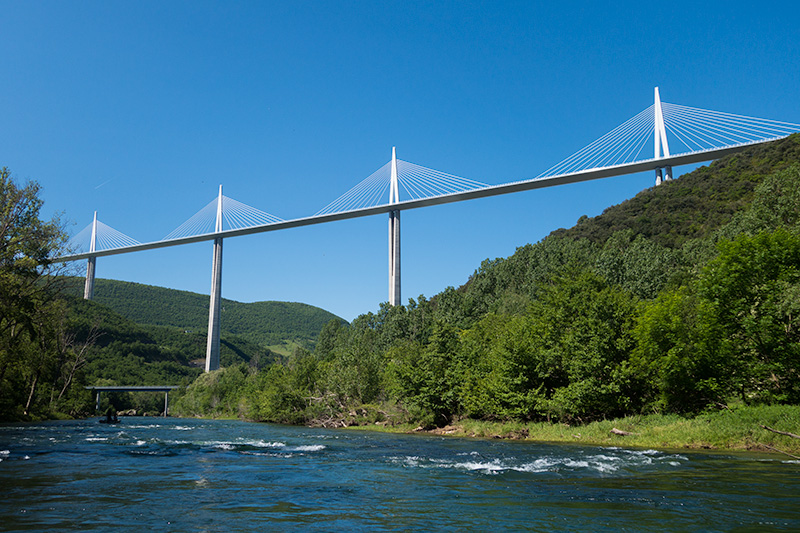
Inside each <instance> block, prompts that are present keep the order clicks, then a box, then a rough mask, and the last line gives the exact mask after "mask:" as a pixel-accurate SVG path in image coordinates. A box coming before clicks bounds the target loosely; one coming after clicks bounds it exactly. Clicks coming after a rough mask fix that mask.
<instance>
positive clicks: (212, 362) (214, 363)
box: [206, 185, 222, 372]
mask: <svg viewBox="0 0 800 533" xmlns="http://www.w3.org/2000/svg"><path fill="white" fill-rule="evenodd" d="M214 232H215V233H220V232H222V185H220V186H219V197H218V198H217V222H216V226H215V228H214ZM221 299H222V237H217V238H215V239H214V257H213V261H212V263H211V301H210V304H209V309H208V345H207V347H206V372H211V371H212V370H219V318H220V317H219V314H220V301H221Z"/></svg>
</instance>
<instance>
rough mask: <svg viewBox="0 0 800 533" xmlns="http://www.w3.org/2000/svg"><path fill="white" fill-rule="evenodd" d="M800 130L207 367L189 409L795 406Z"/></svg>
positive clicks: (587, 412)
mask: <svg viewBox="0 0 800 533" xmlns="http://www.w3.org/2000/svg"><path fill="white" fill-rule="evenodd" d="M799 316H800V136H796V135H795V136H792V137H789V138H787V139H784V140H781V141H777V142H774V143H771V144H768V145H762V146H758V147H754V148H751V149H750V150H748V151H746V152H743V153H740V154H738V155H734V156H731V157H727V158H725V159H721V160H719V161H716V162H714V163H713V164H711V165H710V166H708V167H701V168H699V169H697V170H695V171H693V172H691V173H689V174H686V175H684V176H682V177H681V178H680V179H678V180H674V181H671V182H667V183H665V184H663V185H661V186H659V187H653V188H649V189H647V190H644V191H642V192H641V193H640V194H638V195H637V196H636V197H634V198H632V199H630V200H628V201H626V202H624V203H622V204H621V205H618V206H613V207H610V208H608V209H607V210H606V211H605V212H604V213H602V214H601V215H600V216H597V217H594V218H587V217H582V218H581V219H580V220H579V221H578V223H577V225H576V226H575V227H573V228H570V229H566V230H563V229H562V230H557V231H554V232H553V233H552V234H551V235H549V236H548V237H547V238H545V239H543V240H542V241H540V242H538V243H535V244H526V245H524V246H521V247H520V248H518V249H517V251H516V253H515V254H514V255H512V256H511V257H508V258H501V259H495V260H486V261H484V263H483V264H481V265H480V267H479V268H478V269H477V270H476V271H475V273H474V274H473V275H472V276H471V277H470V279H469V280H466V282H465V283H464V284H463V285H461V286H460V287H458V288H452V287H451V288H448V289H446V290H445V291H443V292H442V293H440V294H437V295H434V296H432V297H430V298H426V297H424V296H420V297H418V298H416V299H410V300H409V302H408V304H407V305H403V306H397V307H391V306H388V305H383V306H381V308H380V309H379V310H378V311H377V312H375V313H372V312H370V313H366V314H364V315H361V316H359V317H358V318H357V319H355V320H354V321H353V322H352V324H349V325H343V324H341V323H339V322H336V321H332V322H330V323H328V324H327V325H326V326H325V328H324V329H323V330H322V331H321V333H320V336H319V338H318V341H317V344H316V347H315V349H314V350H313V352H310V351H305V350H298V351H297V352H296V353H295V354H293V356H292V357H291V358H290V359H289V360H287V361H282V362H280V363H277V364H273V365H271V366H270V367H269V368H267V369H265V370H263V371H259V372H253V371H251V370H249V369H248V368H246V367H245V366H243V365H239V366H235V367H228V368H225V369H222V370H221V371H219V372H218V373H215V374H209V375H203V376H201V377H200V378H199V379H198V380H197V381H195V382H194V383H193V384H192V385H191V386H190V387H188V389H187V391H186V394H185V396H184V397H183V398H182V399H181V401H180V403H179V408H180V410H181V412H182V413H183V414H186V415H200V416H209V415H211V416H238V417H243V418H246V419H252V420H263V421H273V422H284V423H292V424H318V425H325V426H328V425H330V426H337V425H353V424H375V423H378V424H395V423H411V424H419V425H420V426H421V427H427V428H430V427H436V426H443V425H445V424H448V423H451V422H452V421H455V420H466V419H476V420H494V421H510V420H511V421H513V420H517V421H544V420H546V421H559V422H566V423H571V424H574V423H578V424H580V423H586V422H589V421H593V420H601V419H606V418H612V417H618V416H623V415H634V414H640V413H674V414H681V415H692V414H697V413H701V412H703V411H704V410H707V409H718V408H721V407H725V406H728V405H742V404H744V405H757V404H797V403H800V381H798V372H799V371H800V338H798V326H800V324H799V323H798V320H799V319H798V317H799Z"/></svg>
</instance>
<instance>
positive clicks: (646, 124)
mask: <svg viewBox="0 0 800 533" xmlns="http://www.w3.org/2000/svg"><path fill="white" fill-rule="evenodd" d="M796 132H800V125H799V124H793V123H788V122H781V121H776V120H769V119H759V118H754V117H745V116H741V115H734V114H730V113H722V112H718V111H709V110H703V109H697V108H691V107H686V106H682V105H677V104H669V103H666V102H661V99H660V95H659V91H658V88H656V89H655V95H654V103H653V105H651V106H650V107H648V108H647V109H645V110H643V111H642V112H640V113H639V114H637V115H636V116H634V117H632V118H631V119H629V120H627V121H626V122H624V123H623V124H621V125H619V126H618V127H616V128H614V129H613V130H611V131H610V132H608V133H607V134H605V135H603V136H602V137H600V138H599V139H597V140H596V141H594V142H593V143H591V144H589V145H588V146H586V147H584V148H583V149H581V150H579V151H577V152H575V153H574V154H573V155H571V156H569V157H568V158H566V159H564V160H563V161H561V162H559V163H557V164H555V165H553V166H552V167H550V168H549V169H547V170H545V171H544V172H542V173H540V174H539V175H537V176H536V177H534V178H530V179H524V180H520V181H512V182H508V183H502V184H500V185H488V184H485V183H481V182H478V181H473V180H470V179H467V178H463V177H459V176H455V175H452V174H448V173H446V172H441V171H438V170H433V169H430V168H426V167H423V166H420V165H416V164H414V163H410V162H408V161H404V160H401V159H398V158H397V157H396V153H395V150H394V149H392V158H391V160H390V161H389V162H388V163H386V164H385V165H384V166H383V167H381V168H380V169H378V170H376V171H375V172H373V173H372V174H371V175H369V176H368V177H367V178H365V179H363V180H362V181H361V182H359V183H358V184H357V185H355V186H354V187H353V188H352V189H350V190H349V191H347V192H346V193H344V194H343V195H342V196H340V197H339V198H337V199H336V200H334V201H333V202H331V203H329V204H328V205H326V206H325V207H323V208H322V209H320V210H318V211H317V212H316V213H314V214H313V215H310V216H307V217H301V218H295V219H290V220H283V219H281V218H279V217H277V216H275V215H272V214H269V213H267V212H265V211H261V210H259V209H256V208H254V207H251V206H248V205H246V204H244V203H241V202H238V201H236V200H234V199H232V198H228V197H226V196H224V195H223V194H222V186H220V189H219V194H218V196H217V197H216V198H215V199H214V200H213V201H211V202H210V203H209V204H208V205H206V206H205V207H204V208H202V209H201V210H200V211H198V212H197V213H196V214H195V215H194V216H192V217H191V218H189V219H188V220H187V221H186V222H185V223H183V224H182V225H181V226H179V227H178V228H176V229H175V230H173V231H172V232H170V233H168V234H167V235H166V236H165V237H164V238H162V239H161V240H158V241H153V242H147V243H141V242H138V241H136V240H135V239H133V238H131V237H129V236H127V235H125V234H123V233H121V232H119V231H117V230H115V229H114V228H111V227H110V226H107V225H105V224H103V223H102V222H100V221H99V220H97V214H96V213H95V217H94V220H93V222H92V223H91V224H89V225H88V226H87V227H86V228H84V229H83V230H82V231H81V232H79V233H78V234H76V235H75V236H74V237H73V238H72V239H71V240H70V243H69V247H70V248H69V249H70V253H69V254H68V255H64V256H62V257H60V258H59V259H60V260H63V261H75V260H81V259H87V260H88V266H87V274H86V286H85V291H84V297H85V298H87V299H91V298H92V295H93V292H94V275H95V263H96V260H97V258H98V257H101V256H107V255H116V254H123V253H130V252H136V251H143V250H150V249H155V248H164V247H168V246H177V245H181V244H189V243H195V242H201V241H213V242H214V254H213V262H212V287H211V302H210V309H209V334H208V347H207V354H206V371H210V370H215V369H217V368H219V316H220V301H221V284H222V243H223V239H225V238H229V237H236V236H241V235H249V234H254V233H263V232H269V231H278V230H282V229H288V228H295V227H301V226H309V225H314V224H322V223H327V222H333V221H336V220H345V219H350V218H359V217H365V216H372V215H377V214H383V213H388V214H389V303H390V304H392V305H399V304H400V301H401V299H400V287H401V284H400V212H401V211H403V210H409V209H415V208H419V207H426V206H433V205H439V204H445V203H452V202H460V201H465V200H470V199H476V198H486V197H490V196H497V195H501V194H510V193H514V192H520V191H527V190H532V189H539V188H544V187H552V186H555V185H562V184H567V183H577V182H582V181H589V180H594V179H600V178H606V177H612V176H621V175H625V174H633V173H638V172H643V171H655V182H656V185H660V184H661V183H662V182H664V181H669V180H671V179H672V177H673V172H672V167H674V166H680V165H686V164H693V163H699V162H705V161H711V160H714V159H718V158H720V157H722V156H725V155H728V154H731V153H735V152H738V151H741V150H744V149H746V148H748V147H750V146H752V145H754V144H759V143H764V142H769V141H773V140H777V139H780V138H783V137H786V136H788V135H790V134H792V133H796ZM651 150H652V151H651ZM650 154H652V157H650Z"/></svg>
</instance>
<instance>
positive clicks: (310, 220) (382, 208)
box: [57, 135, 786, 261]
mask: <svg viewBox="0 0 800 533" xmlns="http://www.w3.org/2000/svg"><path fill="white" fill-rule="evenodd" d="M784 137H786V136H785V135H783V136H778V137H774V138H772V139H766V140H761V141H754V142H749V143H742V144H737V145H734V146H727V147H724V148H713V149H709V150H703V151H698V152H690V153H686V154H678V155H673V156H669V157H661V158H657V159H655V158H654V159H647V160H644V161H637V162H634V163H625V164H621V165H614V166H608V167H602V168H595V169H588V170H582V171H580V172H574V173H569V174H561V175H557V176H551V177H545V178H533V179H528V180H522V181H516V182H511V183H504V184H501V185H491V186H488V187H483V188H480V189H472V190H469V191H462V192H457V193H451V194H445V195H442V196H434V197H430V198H420V199H416V200H406V201H403V202H398V203H395V204H385V205H379V206H375V207H366V208H362V209H354V210H351V211H343V212H339V213H331V214H325V215H318V216H312V217H304V218H297V219H293V220H285V221H281V222H274V223H271V224H264V225H260V226H251V227H248V228H240V229H231V230H225V231H220V232H215V233H206V234H203V235H193V236H191V237H181V238H178V239H170V240H163V241H156V242H150V243H144V244H137V245H133V246H124V247H120V248H110V249H107V250H97V251H94V252H85V253H79V254H71V255H65V256H62V257H59V258H57V260H58V261H77V260H80V259H90V258H92V257H101V256H107V255H117V254H123V253H131V252H139V251H143V250H152V249H156V248H166V247H168V246H178V245H181V244H191V243H195V242H203V241H213V240H215V239H219V238H228V237H238V236H240V235H251V234H254V233H264V232H268V231H278V230H283V229H289V228H298V227H302V226H311V225H314V224H324V223H326V222H334V221H337V220H346V219H351V218H360V217H366V216H371V215H378V214H381V213H389V212H392V211H396V210H404V209H416V208H419V207H427V206H432V205H441V204H448V203H453V202H462V201H465V200H472V199H475V198H487V197H490V196H499V195H501V194H510V193H514V192H521V191H529V190H534V189H542V188H545V187H553V186H556V185H565V184H568V183H580V182H583V181H591V180H596V179H601V178H609V177H612V176H623V175H626V174H635V173H637V172H646V171H648V170H656V169H659V168H663V167H666V166H671V167H676V166H680V165H690V164H693V163H702V162H705V161H713V160H714V159H719V158H720V157H723V156H726V155H729V154H733V153H736V152H741V151H743V150H745V149H747V148H750V147H751V146H754V145H757V144H762V143H766V142H771V141H775V140H778V139H782V138H784Z"/></svg>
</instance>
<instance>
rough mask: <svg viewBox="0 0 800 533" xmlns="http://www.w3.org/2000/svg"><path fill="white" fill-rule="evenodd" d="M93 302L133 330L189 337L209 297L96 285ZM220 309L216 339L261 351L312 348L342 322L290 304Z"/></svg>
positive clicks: (199, 327) (204, 322)
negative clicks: (172, 331)
mask: <svg viewBox="0 0 800 533" xmlns="http://www.w3.org/2000/svg"><path fill="white" fill-rule="evenodd" d="M74 290H76V291H77V284H76V289H74ZM94 300H95V301H96V302H98V303H102V304H105V305H106V306H108V307H109V308H111V309H113V310H115V311H116V312H118V313H119V314H120V315H122V316H124V317H126V318H128V319H130V320H132V321H134V322H136V323H137V324H142V325H153V326H165V327H173V328H179V329H182V330H187V331H192V332H205V331H206V328H207V327H208V296H206V295H202V294H197V293H192V292H187V291H178V290H174V289H165V288H163V287H154V286H151V285H142V284H139V283H130V282H125V281H116V280H106V279H98V280H97V282H96V285H95V296H94ZM154 302H157V305H154ZM221 305H222V320H221V333H222V334H223V335H231V336H235V337H238V338H241V339H243V340H246V341H248V342H250V343H253V344H257V345H260V346H262V347H264V348H266V347H267V346H271V345H277V344H281V343H283V342H286V341H299V342H300V343H305V344H308V345H313V343H314V341H315V340H316V337H317V334H318V333H319V331H320V330H321V329H322V327H323V326H324V325H325V324H326V323H327V322H329V321H330V320H333V319H337V320H340V321H341V319H339V318H338V317H336V316H334V315H333V314H331V313H329V312H327V311H324V310H322V309H319V308H316V307H313V306H310V305H306V304H300V303H293V302H255V303H241V302H236V301H233V300H227V299H224V298H223V300H222V304H221Z"/></svg>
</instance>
